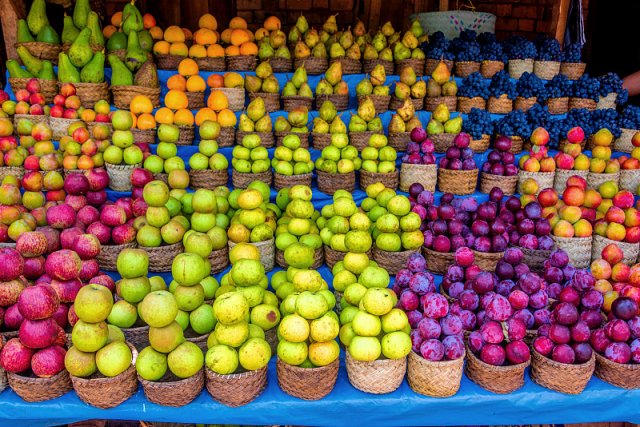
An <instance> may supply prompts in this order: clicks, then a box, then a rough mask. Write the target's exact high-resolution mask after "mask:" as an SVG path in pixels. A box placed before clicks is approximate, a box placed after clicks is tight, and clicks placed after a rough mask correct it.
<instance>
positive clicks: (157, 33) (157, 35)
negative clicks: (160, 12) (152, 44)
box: [149, 27, 164, 40]
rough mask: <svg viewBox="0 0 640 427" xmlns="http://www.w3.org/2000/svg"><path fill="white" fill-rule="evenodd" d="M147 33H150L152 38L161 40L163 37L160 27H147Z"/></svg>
mask: <svg viewBox="0 0 640 427" xmlns="http://www.w3.org/2000/svg"><path fill="white" fill-rule="evenodd" d="M149 34H151V38H152V39H154V40H162V38H163V37H164V31H162V28H160V27H151V28H149Z"/></svg>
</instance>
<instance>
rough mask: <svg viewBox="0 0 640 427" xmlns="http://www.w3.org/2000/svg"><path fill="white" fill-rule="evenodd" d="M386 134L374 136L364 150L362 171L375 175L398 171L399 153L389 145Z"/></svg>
mask: <svg viewBox="0 0 640 427" xmlns="http://www.w3.org/2000/svg"><path fill="white" fill-rule="evenodd" d="M388 142H389V141H388V139H387V137H386V136H385V135H384V134H374V135H371V137H370V138H369V145H368V146H367V147H364V148H363V149H362V153H361V158H362V170H365V171H367V172H373V173H391V172H395V171H396V158H397V157H398V153H397V152H396V150H395V149H394V148H393V147H390V146H389V145H388Z"/></svg>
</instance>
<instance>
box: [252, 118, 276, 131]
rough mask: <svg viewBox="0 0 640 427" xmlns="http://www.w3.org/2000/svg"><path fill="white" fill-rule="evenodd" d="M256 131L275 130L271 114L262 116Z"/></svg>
mask: <svg viewBox="0 0 640 427" xmlns="http://www.w3.org/2000/svg"><path fill="white" fill-rule="evenodd" d="M255 129H256V132H271V131H272V130H273V124H272V123H271V116H269V115H268V114H265V115H264V116H263V117H261V118H260V119H259V120H258V121H257V122H256V125H255Z"/></svg>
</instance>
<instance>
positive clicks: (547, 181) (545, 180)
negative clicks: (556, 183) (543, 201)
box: [518, 170, 555, 194]
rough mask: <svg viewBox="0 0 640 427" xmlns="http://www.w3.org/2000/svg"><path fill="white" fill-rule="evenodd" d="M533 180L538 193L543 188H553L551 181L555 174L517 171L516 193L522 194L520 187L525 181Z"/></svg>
mask: <svg viewBox="0 0 640 427" xmlns="http://www.w3.org/2000/svg"><path fill="white" fill-rule="evenodd" d="M529 178H531V179H533V180H534V181H535V182H537V183H538V191H537V192H536V194H538V193H540V192H541V191H542V190H544V189H545V188H553V180H554V179H555V172H527V171H523V170H519V171H518V193H520V194H523V191H522V185H523V184H524V182H525V181H526V180H527V179H529Z"/></svg>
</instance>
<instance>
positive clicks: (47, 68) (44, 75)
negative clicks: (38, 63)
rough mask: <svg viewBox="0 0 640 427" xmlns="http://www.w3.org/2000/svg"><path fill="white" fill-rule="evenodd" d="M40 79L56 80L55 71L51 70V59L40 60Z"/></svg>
mask: <svg viewBox="0 0 640 427" xmlns="http://www.w3.org/2000/svg"><path fill="white" fill-rule="evenodd" d="M38 78H39V79H41V80H57V79H58V78H57V76H56V72H55V71H54V70H53V64H52V63H51V61H42V71H40V74H38Z"/></svg>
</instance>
